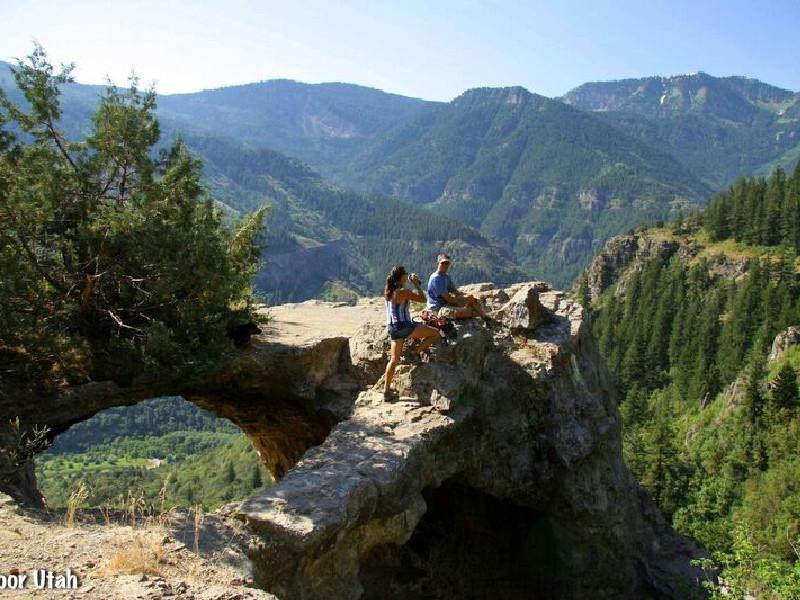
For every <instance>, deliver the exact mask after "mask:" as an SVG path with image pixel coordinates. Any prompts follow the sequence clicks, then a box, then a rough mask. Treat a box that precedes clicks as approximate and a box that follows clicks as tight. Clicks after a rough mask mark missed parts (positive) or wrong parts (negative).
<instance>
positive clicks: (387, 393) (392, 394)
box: [383, 390, 399, 402]
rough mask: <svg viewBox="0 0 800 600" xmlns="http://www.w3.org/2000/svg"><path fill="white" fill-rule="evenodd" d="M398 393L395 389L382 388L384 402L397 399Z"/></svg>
mask: <svg viewBox="0 0 800 600" xmlns="http://www.w3.org/2000/svg"><path fill="white" fill-rule="evenodd" d="M398 396H399V394H398V393H397V392H396V391H395V390H383V399H384V400H385V401H386V402H391V401H393V400H397V398H398Z"/></svg>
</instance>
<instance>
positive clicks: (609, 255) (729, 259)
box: [586, 231, 748, 301]
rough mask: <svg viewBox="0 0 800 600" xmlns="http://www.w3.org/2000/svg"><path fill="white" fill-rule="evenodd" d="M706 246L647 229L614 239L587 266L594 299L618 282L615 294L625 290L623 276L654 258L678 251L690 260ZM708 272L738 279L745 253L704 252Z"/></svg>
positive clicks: (744, 268) (670, 255)
mask: <svg viewBox="0 0 800 600" xmlns="http://www.w3.org/2000/svg"><path fill="white" fill-rule="evenodd" d="M704 250H706V248H705V247H704V246H703V245H701V244H699V243H697V242H695V241H691V240H689V239H687V238H684V237H681V236H677V237H675V238H668V239H663V238H661V237H659V236H658V234H653V233H652V232H649V231H645V232H644V233H636V234H632V235H620V236H617V237H614V238H611V239H610V240H609V241H608V242H606V245H605V246H604V247H603V249H602V250H601V251H600V252H598V253H597V254H596V255H595V257H594V259H592V262H591V263H590V264H589V266H588V267H587V268H586V277H587V283H588V286H589V293H590V297H591V299H592V301H595V300H597V298H599V297H600V294H602V293H603V291H605V290H606V289H607V288H609V287H610V286H612V285H614V284H615V283H616V284H617V289H616V291H615V293H616V294H617V295H622V294H624V293H625V286H626V284H627V281H626V278H625V277H622V275H623V274H624V273H626V272H628V271H629V270H631V269H639V268H641V267H642V266H643V265H644V264H645V263H646V262H647V261H649V260H650V259H652V258H655V257H660V258H662V259H669V258H670V257H672V256H673V255H675V254H677V255H678V256H680V257H681V258H682V259H691V258H693V257H696V256H698V255H699V254H701V253H702V252H704ZM703 256H704V258H705V260H706V263H707V266H708V271H709V273H710V274H711V275H712V276H713V277H724V278H735V277H738V276H739V275H742V274H743V273H744V272H745V271H746V269H747V260H748V259H747V257H746V256H738V257H737V256H729V255H726V254H725V253H709V254H707V255H706V254H704V255H703Z"/></svg>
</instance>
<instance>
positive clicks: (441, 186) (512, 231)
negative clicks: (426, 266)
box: [338, 87, 709, 285]
mask: <svg viewBox="0 0 800 600" xmlns="http://www.w3.org/2000/svg"><path fill="white" fill-rule="evenodd" d="M338 178H339V180H341V181H344V182H346V183H348V184H349V185H352V186H354V187H357V188H361V189H368V190H372V191H377V192H380V193H385V194H389V195H392V196H396V197H399V198H403V199H406V200H408V201H411V202H414V203H417V204H420V205H424V206H427V207H429V208H431V209H432V210H434V211H435V212H438V213H441V214H446V215H448V216H452V217H454V218H456V219H459V220H461V221H463V222H466V223H468V224H470V225H472V226H474V227H479V228H480V229H481V230H482V231H483V232H484V233H486V234H488V235H490V236H492V237H495V238H497V239H499V240H501V241H503V242H504V243H505V244H506V245H507V246H508V247H509V248H511V249H512V254H513V255H514V257H515V259H516V260H517V261H518V262H519V264H520V265H521V266H522V267H523V268H525V269H526V270H528V271H529V272H531V273H535V274H536V276H537V277H542V278H544V279H547V280H551V281H554V282H555V283H556V284H561V285H566V284H568V283H569V282H570V281H571V280H572V279H573V278H574V277H575V276H576V275H577V274H578V273H579V272H580V270H581V269H582V266H583V265H584V264H586V262H588V260H589V258H590V257H591V255H592V253H593V252H594V251H596V250H597V249H599V247H600V246H601V245H602V243H603V242H604V241H605V240H606V239H608V237H610V236H611V235H614V234H615V233H618V232H620V231H623V230H625V229H627V228H629V227H632V226H635V225H638V224H639V223H641V222H645V221H653V220H656V219H659V218H664V217H667V216H669V215H670V214H672V213H677V211H679V210H681V209H686V208H691V207H692V206H697V205H698V204H699V203H700V202H701V201H702V200H703V199H704V198H705V196H706V195H707V194H708V193H709V189H708V188H707V187H706V186H704V185H703V184H702V183H700V182H699V181H698V180H697V179H696V178H695V177H694V176H692V175H691V174H690V173H688V171H687V170H686V169H685V168H684V167H683V166H682V165H680V164H679V163H678V162H677V161H675V159H674V158H672V157H671V156H669V155H667V154H664V153H662V152H660V151H656V150H653V149H651V148H649V147H648V146H646V145H645V144H643V143H641V142H639V141H637V140H635V139H633V138H631V137H629V136H627V135H626V134H624V133H622V132H620V131H617V130H615V129H613V128H611V127H609V126H608V125H606V124H604V123H603V122H602V121H600V120H599V119H596V118H595V117H594V116H592V115H589V114H587V113H585V112H582V111H579V110H576V109H573V108H572V107H569V106H567V105H565V104H563V103H561V102H557V101H554V100H550V99H548V98H545V97H543V96H539V95H536V94H531V93H530V92H528V91H527V90H525V89H524V88H521V87H512V88H480V89H474V90H470V91H468V92H465V93H464V94H462V95H461V96H459V97H458V98H456V99H455V100H453V102H451V103H449V104H447V105H441V106H438V107H436V108H435V109H432V110H430V111H428V112H426V113H425V114H424V115H422V116H420V117H418V118H417V119H416V120H413V121H410V122H407V123H405V124H402V125H400V126H399V127H398V128H397V129H396V130H395V131H393V132H392V133H391V134H390V135H388V136H386V137H385V138H384V139H381V140H379V141H377V142H375V143H374V144H373V145H372V146H369V147H367V148H366V149H365V151H364V152H363V153H362V154H361V155H360V156H359V157H357V158H355V159H354V160H353V161H351V163H350V166H349V168H348V170H347V171H346V172H344V173H342V174H340V175H339V176H338Z"/></svg>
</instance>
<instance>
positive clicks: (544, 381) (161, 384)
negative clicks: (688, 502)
mask: <svg viewBox="0 0 800 600" xmlns="http://www.w3.org/2000/svg"><path fill="white" fill-rule="evenodd" d="M464 289H465V291H468V292H470V293H472V294H474V295H475V296H476V297H478V298H480V299H481V301H482V302H483V303H484V304H485V305H486V306H487V309H489V310H490V311H491V312H492V313H493V314H494V315H495V316H496V317H498V319H497V322H496V323H494V324H493V325H491V326H490V327H486V326H484V325H483V324H482V323H481V322H479V321H477V320H475V321H471V320H469V321H465V322H461V323H459V325H458V330H459V331H458V333H459V335H458V339H457V342H456V343H455V344H452V345H449V346H445V345H442V344H437V346H435V347H434V349H433V352H432V355H431V356H430V357H429V359H426V360H425V361H422V362H417V361H412V362H407V363H404V364H401V365H400V366H399V367H398V369H397V373H396V376H395V381H394V383H393V385H395V386H396V388H397V390H398V392H399V399H398V400H397V401H394V402H386V401H385V400H384V398H383V395H382V393H381V389H382V384H383V382H382V376H383V369H384V367H385V365H386V360H387V353H388V350H389V342H388V339H387V336H386V333H385V329H384V325H383V310H382V306H381V302H380V300H368V301H362V302H360V303H359V305H358V306H356V307H342V306H338V305H332V304H328V303H320V302H316V301H314V302H308V303H301V304H299V305H289V306H285V307H278V308H276V309H274V311H273V320H272V321H271V323H270V329H269V330H267V331H266V332H265V333H263V334H262V335H261V336H257V337H255V338H253V344H252V347H250V348H247V349H243V350H241V351H238V352H237V354H236V355H234V356H233V357H232V358H231V359H229V360H228V361H227V362H225V363H224V364H222V365H219V366H218V367H217V368H216V369H212V370H211V371H210V372H208V373H206V374H205V375H203V376H199V377H198V378H196V379H194V380H192V381H158V382H152V381H151V382H147V381H141V382H136V383H135V384H134V385H132V386H131V387H129V388H125V389H121V388H119V387H117V386H114V385H112V384H108V383H102V382H99V383H96V384H92V385H90V386H83V387H82V388H80V389H75V390H71V391H70V393H69V394H68V395H64V396H62V397H59V398H53V399H42V401H41V402H40V403H38V404H36V405H32V404H31V405H23V404H19V403H17V404H15V405H10V404H8V403H6V405H4V406H0V408H2V410H3V411H4V414H6V413H7V414H17V415H20V417H21V421H22V422H23V423H26V424H39V425H42V424H46V425H49V426H50V427H52V428H53V430H54V431H56V432H57V431H59V430H63V429H64V428H65V427H68V426H69V424H71V423H74V422H77V421H80V420H83V419H85V418H88V417H89V416H90V415H91V414H94V413H95V412H97V411H98V410H101V409H102V408H105V407H110V406H115V405H120V404H130V403H133V402H136V401H138V400H140V399H144V398H149V397H152V396H154V395H158V394H159V393H160V394H175V395H177V394H180V395H183V396H184V397H186V398H187V399H189V400H192V401H194V402H196V403H197V404H199V405H201V406H203V407H204V408H208V409H210V410H212V411H214V412H215V413H216V414H218V415H220V416H225V417H228V418H230V419H231V420H232V421H233V422H235V423H237V424H239V425H240V426H241V427H242V429H243V430H244V431H245V432H246V433H247V434H248V436H249V437H250V439H251V440H252V441H253V443H254V445H255V447H256V448H257V449H258V450H259V452H260V454H261V457H262V459H263V461H264V463H265V464H266V465H267V466H268V467H269V468H270V469H271V470H272V472H273V473H274V474H275V475H276V476H277V477H278V478H279V481H278V482H277V484H276V485H275V486H273V487H272V488H269V489H267V490H265V491H263V492H261V493H259V494H256V495H254V496H252V497H250V498H248V499H246V500H244V501H242V502H239V503H234V504H231V505H228V506H226V507H224V509H223V510H222V511H221V513H220V514H221V515H223V516H225V517H227V518H234V519H237V520H239V521H243V522H244V523H246V524H248V525H249V527H250V529H251V530H252V531H253V532H254V533H255V534H257V539H258V541H257V542H255V543H253V544H252V545H251V546H250V548H249V551H248V555H249V558H250V560H251V561H252V572H253V577H254V580H255V583H256V584H257V585H258V586H260V587H263V588H264V589H266V590H267V591H268V592H270V593H272V594H275V595H276V596H277V597H279V598H281V599H282V600H293V599H303V600H313V599H316V598H325V599H328V598H336V599H348V598H359V597H363V598H376V597H381V598H404V599H405V598H455V597H459V598H485V597H493V598H494V597H497V598H512V599H513V598H576V599H578V598H635V597H658V598H688V597H692V595H694V594H695V593H696V592H697V591H698V588H697V586H696V577H697V574H696V573H695V572H694V571H693V569H692V568H691V567H690V565H689V560H690V558H692V557H694V556H696V555H697V554H698V549H697V548H695V547H694V546H693V545H692V544H690V543H689V542H687V541H686V540H684V539H683V538H680V537H679V536H677V535H676V534H675V533H674V532H673V531H672V530H671V529H670V527H669V526H668V525H667V523H666V522H665V521H664V520H663V518H662V517H661V515H660V513H659V512H658V510H657V509H656V507H655V506H654V504H653V503H652V502H651V501H650V499H649V497H648V496H647V494H646V492H645V491H644V490H643V489H642V488H641V487H640V486H638V484H637V483H636V482H635V481H634V479H633V478H632V476H631V475H630V473H629V472H628V470H627V469H626V467H625V466H624V464H623V461H622V452H621V442H620V416H619V411H618V409H617V405H616V399H615V397H614V390H613V386H612V382H611V381H610V378H609V376H608V373H607V371H606V368H605V366H604V363H603V361H602V359H601V357H600V356H599V354H598V352H597V350H596V348H595V345H594V343H593V341H592V338H591V336H590V335H589V330H588V322H587V315H586V312H585V311H584V309H583V308H582V307H581V306H580V305H579V304H577V303H576V302H574V301H573V300H572V299H571V298H570V297H569V296H567V295H565V294H564V293H563V292H558V291H553V290H551V289H549V286H547V284H544V283H542V282H527V283H521V284H515V285H514V286H511V287H509V288H505V289H498V288H496V287H495V286H494V285H493V284H490V283H484V284H474V285H472V286H465V288H464ZM309 324H310V325H309ZM9 411H12V412H9ZM23 487H24V486H23ZM31 487H32V483H31V482H28V492H31V489H30V488H31ZM31 493H32V492H31Z"/></svg>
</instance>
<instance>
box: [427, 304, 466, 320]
mask: <svg viewBox="0 0 800 600" xmlns="http://www.w3.org/2000/svg"><path fill="white" fill-rule="evenodd" d="M461 308H463V307H461ZM459 310H460V308H459V307H457V306H442V307H440V308H438V309H437V310H435V311H434V312H435V313H436V314H437V315H438V316H440V317H447V318H448V319H457V318H458V311H459Z"/></svg>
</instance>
